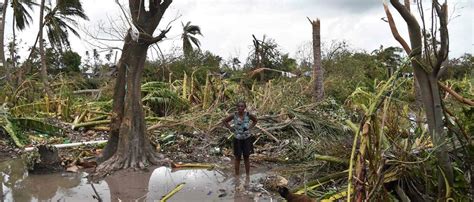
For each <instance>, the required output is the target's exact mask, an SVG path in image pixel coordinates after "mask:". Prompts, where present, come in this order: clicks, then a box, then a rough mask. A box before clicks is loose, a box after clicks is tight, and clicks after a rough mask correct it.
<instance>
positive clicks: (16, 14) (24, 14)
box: [5, 0, 36, 68]
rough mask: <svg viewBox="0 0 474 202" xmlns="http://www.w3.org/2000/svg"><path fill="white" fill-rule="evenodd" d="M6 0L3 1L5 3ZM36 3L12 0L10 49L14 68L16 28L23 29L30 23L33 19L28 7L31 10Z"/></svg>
mask: <svg viewBox="0 0 474 202" xmlns="http://www.w3.org/2000/svg"><path fill="white" fill-rule="evenodd" d="M7 3H8V1H7V0H6V1H5V4H7ZM34 5H36V3H35V2H34V1H33V0H12V1H11V7H12V9H13V23H12V26H13V28H12V29H13V43H12V44H13V47H12V49H11V50H12V51H11V57H12V67H13V68H15V65H16V63H15V51H13V50H15V44H16V29H18V30H23V29H25V27H26V26H28V25H30V22H31V21H32V20H33V18H32V17H31V14H30V13H29V11H28V9H29V10H31V9H32V8H33V6H34Z"/></svg>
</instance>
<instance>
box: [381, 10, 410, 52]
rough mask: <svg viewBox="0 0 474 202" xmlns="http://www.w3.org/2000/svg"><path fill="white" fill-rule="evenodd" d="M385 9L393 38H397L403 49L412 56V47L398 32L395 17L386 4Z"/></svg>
mask: <svg viewBox="0 0 474 202" xmlns="http://www.w3.org/2000/svg"><path fill="white" fill-rule="evenodd" d="M383 8H384V10H385V14H386V15H387V21H388V24H389V25H390V30H391V31H392V34H393V37H395V39H396V40H397V41H398V42H399V43H400V44H401V45H402V47H403V49H404V50H405V52H406V53H407V54H408V55H410V53H411V48H410V46H409V45H408V44H407V42H406V41H405V39H403V38H402V37H401V36H400V34H399V33H398V30H397V26H396V25H395V21H394V20H393V16H392V14H391V13H390V10H389V9H388V6H387V4H386V3H383Z"/></svg>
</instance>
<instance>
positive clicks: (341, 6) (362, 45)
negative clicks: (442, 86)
mask: <svg viewBox="0 0 474 202" xmlns="http://www.w3.org/2000/svg"><path fill="white" fill-rule="evenodd" d="M120 1H121V2H122V3H124V4H126V2H128V1H124V0H120ZM382 2H383V1H381V0H331V1H325V0H175V1H174V2H173V3H172V4H171V5H170V7H169V9H168V10H167V12H166V13H165V16H164V19H163V20H162V21H161V24H160V25H159V29H163V28H164V27H165V26H166V25H167V24H168V22H169V21H170V20H172V19H174V18H175V17H176V16H177V15H180V16H181V17H180V18H179V19H177V20H176V21H175V22H174V23H173V24H172V30H171V32H170V33H169V34H168V35H167V36H168V37H169V39H167V40H166V41H163V42H161V43H160V47H162V49H163V50H164V51H165V53H166V52H167V51H169V50H170V49H171V47H173V46H180V45H181V41H180V33H181V31H182V26H181V22H184V23H186V22H187V21H191V22H192V24H195V25H199V26H200V27H201V30H202V33H203V36H202V37H200V41H201V44H202V49H203V50H209V51H211V52H213V53H215V54H218V55H220V56H221V57H223V58H224V59H229V58H230V57H239V58H241V59H243V58H246V56H247V55H248V52H249V50H250V45H251V44H252V34H255V35H256V36H257V37H258V38H262V36H263V35H264V34H265V35H267V37H269V38H272V39H274V40H275V41H276V42H277V43H278V44H279V45H280V50H281V51H282V52H285V53H290V55H291V56H295V53H296V51H297V49H298V47H299V46H301V45H302V44H303V43H305V42H308V41H310V40H311V36H312V35H311V31H312V30H311V25H310V23H309V22H308V20H307V19H306V17H309V18H311V19H316V18H319V19H320V20H321V37H322V42H323V43H326V44H329V43H331V41H333V40H338V41H341V40H345V41H347V42H349V45H350V47H351V48H353V49H356V50H367V51H372V50H374V49H377V48H379V47H380V45H383V46H384V47H388V46H398V43H397V42H396V41H395V40H394V39H393V37H392V35H391V33H390V29H389V26H388V24H387V23H386V22H384V21H383V20H381V18H382V17H385V13H384V11H383V6H382ZM426 2H428V1H426ZM82 3H83V5H84V10H85V11H86V14H87V15H88V16H89V18H90V21H88V22H81V24H84V25H85V26H86V27H89V28H93V27H95V26H96V25H97V24H98V22H99V21H102V22H107V16H109V17H112V18H115V17H116V16H120V15H121V12H120V8H119V7H118V6H117V5H116V4H115V0H100V1H99V0H82ZM448 3H449V11H450V15H451V17H450V18H451V20H450V22H449V25H448V29H449V33H450V48H451V49H450V51H451V57H458V56H460V55H462V54H464V53H471V54H472V53H473V47H474V45H473V44H474V42H473V41H474V33H473V27H474V21H473V19H474V14H473V13H474V8H473V1H472V0H456V1H454V0H452V1H449V2H448ZM428 4H429V3H426V6H428ZM414 6H415V5H413V7H412V8H415V7H414ZM412 10H415V9H412ZM8 11H9V12H8V14H9V16H10V17H8V18H7V25H6V37H8V38H11V24H9V23H11V9H9V10H8ZM391 11H392V14H393V15H394V16H395V21H396V22H397V25H398V29H399V32H400V33H401V34H402V35H403V36H404V37H405V38H406V40H408V34H407V31H406V25H405V24H404V22H403V20H402V19H401V18H400V17H399V15H398V13H397V12H396V11H395V9H394V8H393V7H391ZM453 11H454V13H453ZM37 16H38V12H34V13H33V19H34V21H35V22H36V21H37V20H36V19H37ZM37 27H38V25H37V24H32V25H31V26H30V28H28V29H26V30H25V31H23V32H21V33H19V37H18V38H20V39H21V40H22V41H23V42H25V43H26V44H27V46H31V45H32V44H33V40H34V39H35V36H36V32H37V31H36V30H37ZM17 33H18V32H17ZM83 38H86V37H83ZM71 42H72V49H73V50H74V51H76V52H78V53H80V54H81V55H84V53H85V51H86V50H88V49H89V50H91V49H92V47H90V46H87V45H84V43H83V42H81V40H80V39H77V38H76V37H72V38H71ZM119 46H120V47H121V46H122V45H119Z"/></svg>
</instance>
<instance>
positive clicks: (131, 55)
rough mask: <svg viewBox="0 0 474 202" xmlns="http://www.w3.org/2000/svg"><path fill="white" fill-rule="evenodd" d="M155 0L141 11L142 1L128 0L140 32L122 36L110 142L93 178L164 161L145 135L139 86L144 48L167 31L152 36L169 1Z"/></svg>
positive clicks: (144, 54)
mask: <svg viewBox="0 0 474 202" xmlns="http://www.w3.org/2000/svg"><path fill="white" fill-rule="evenodd" d="M159 2H160V1H150V10H149V11H145V9H144V4H143V1H135V0H129V5H130V11H131V14H132V19H133V24H134V25H136V26H137V27H139V29H138V30H141V32H140V33H139V35H138V39H135V40H133V38H132V35H131V32H132V29H130V30H129V32H128V34H127V36H126V37H125V41H124V45H123V49H122V55H121V58H120V61H119V64H118V70H119V72H118V75H117V81H116V84H115V85H116V86H115V92H114V103H113V117H112V123H111V133H110V136H109V142H110V143H108V144H107V146H106V148H105V149H104V152H103V154H102V157H101V158H99V160H101V161H103V162H102V163H101V164H100V165H99V166H98V167H97V170H96V171H97V173H96V176H97V177H101V176H104V174H107V173H109V172H111V171H114V170H118V169H124V168H144V167H146V166H147V165H149V164H154V165H156V164H160V163H163V162H164V161H161V160H160V157H159V156H158V154H157V153H156V152H155V150H154V148H153V147H152V146H151V144H150V141H149V140H148V138H147V137H146V133H145V130H146V125H145V115H144V113H143V105H142V100H141V98H142V96H141V89H140V87H141V78H142V74H143V68H144V65H145V60H146V55H147V51H148V47H149V46H150V45H151V44H153V43H156V42H158V41H160V40H161V39H163V38H164V37H165V34H166V33H167V32H168V31H169V29H168V30H165V31H162V32H161V34H160V35H159V36H157V37H152V35H153V32H154V31H155V29H156V27H157V26H158V24H159V22H160V20H161V18H162V16H163V14H164V12H165V11H166V9H167V8H168V6H169V4H171V2H172V1H171V0H165V1H163V2H161V3H159ZM140 3H141V5H140ZM158 3H159V4H158Z"/></svg>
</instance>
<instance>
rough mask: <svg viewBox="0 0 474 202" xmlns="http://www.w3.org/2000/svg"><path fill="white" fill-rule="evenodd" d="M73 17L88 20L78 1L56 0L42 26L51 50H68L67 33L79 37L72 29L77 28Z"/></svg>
mask: <svg viewBox="0 0 474 202" xmlns="http://www.w3.org/2000/svg"><path fill="white" fill-rule="evenodd" d="M46 9H47V10H50V9H49V8H46ZM75 17H80V18H82V19H84V20H89V18H88V17H87V15H86V14H85V13H84V10H83V8H82V4H81V2H80V1H79V0H57V1H56V6H55V7H54V8H53V9H52V10H50V11H49V12H48V14H47V15H46V16H45V18H44V26H45V27H46V33H47V35H48V40H49V42H50V44H51V46H52V47H53V48H55V49H57V50H59V51H61V50H62V49H63V48H64V47H66V48H69V45H70V44H69V32H71V33H73V34H74V35H75V36H77V37H80V36H79V33H78V32H77V31H76V30H75V28H74V27H76V26H77V21H76V20H75V19H74V18H75Z"/></svg>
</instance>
